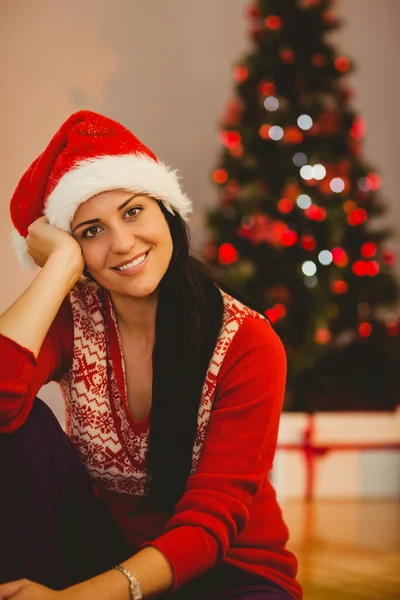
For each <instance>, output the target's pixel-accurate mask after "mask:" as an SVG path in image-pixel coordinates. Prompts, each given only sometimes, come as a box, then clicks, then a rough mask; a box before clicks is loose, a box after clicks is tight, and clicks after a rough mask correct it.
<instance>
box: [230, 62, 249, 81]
mask: <svg viewBox="0 0 400 600" xmlns="http://www.w3.org/2000/svg"><path fill="white" fill-rule="evenodd" d="M248 76H249V70H248V68H247V67H245V66H244V65H238V66H237V67H235V69H234V70H233V77H234V79H236V81H237V82H238V83H243V82H244V81H246V79H247V78H248Z"/></svg>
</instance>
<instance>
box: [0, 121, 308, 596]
mask: <svg viewBox="0 0 400 600" xmlns="http://www.w3.org/2000/svg"><path fill="white" fill-rule="evenodd" d="M190 211H191V204H190V201H189V199H188V198H187V197H186V195H185V194H184V193H183V192H182V190H181V188H180V185H179V182H178V178H177V175H176V173H175V172H174V171H171V170H170V169H168V168H167V167H166V166H165V165H164V164H163V163H161V162H159V161H158V159H157V158H156V157H155V155H154V154H153V153H152V152H151V151H150V150H149V149H148V148H147V147H146V146H144V145H143V144H142V143H141V142H140V141H139V140H138V139H137V138H136V137H135V136H134V135H133V134H132V133H131V132H129V131H128V130H126V129H125V128H124V127H122V126H121V125H119V124H118V123H116V122H114V121H112V120H110V119H108V118H106V117H103V116H101V115H97V114H95V113H92V112H89V111H80V112H78V113H76V114H74V115H72V116H71V117H70V118H69V119H68V120H67V121H66V122H65V123H64V124H63V125H62V127H61V128H60V130H59V131H58V132H57V133H56V135H55V136H54V137H53V139H52V140H51V142H50V144H49V145H48V147H47V148H46V149H45V151H44V152H43V153H42V154H41V155H40V156H39V157H38V158H37V159H36V160H35V161H34V163H33V164H32V165H31V167H30V168H29V169H28V171H27V172H26V173H25V175H24V176H23V177H22V179H21V181H20V183H19V185H18V187H17V189H16V191H15V193H14V196H13V198H12V201H11V216H12V220H13V224H14V226H15V229H16V231H15V236H14V245H15V247H16V249H17V252H18V254H19V258H20V261H21V262H22V263H24V264H27V263H28V262H29V261H31V262H33V263H35V264H36V265H38V266H40V267H42V269H41V271H40V272H39V274H38V275H37V277H36V279H35V280H34V281H33V283H32V284H31V286H30V287H29V288H28V289H27V290H26V291H25V292H24V293H23V294H22V295H21V297H20V298H19V299H18V300H17V301H16V302H15V303H14V304H13V305H12V306H11V307H10V308H9V309H8V310H7V311H6V312H5V313H4V314H3V315H2V317H1V319H0V333H1V338H0V342H1V346H0V347H1V351H2V368H1V370H0V376H1V402H0V426H1V432H2V435H1V437H0V461H1V467H2V472H3V473H5V477H6V485H5V486H4V487H5V489H6V492H5V493H4V494H2V499H1V504H0V506H1V513H0V514H1V515H3V516H2V519H3V521H4V523H1V524H0V526H1V528H2V531H4V532H5V535H4V536H3V541H2V542H0V549H1V551H2V561H1V566H0V569H1V570H0V581H1V582H2V583H3V582H5V583H3V585H0V600H3V598H15V599H16V600H33V599H36V598H40V599H46V600H56V598H58V597H60V598H61V597H62V598H66V599H67V600H68V599H70V598H71V600H72V599H74V600H77V599H78V600H79V599H80V598H82V599H85V600H91V599H92V598H93V600H95V599H96V600H101V599H102V598H104V599H107V600H113V599H114V598H115V600H120V599H121V600H124V599H128V598H129V597H130V598H142V597H143V598H149V597H162V596H166V595H171V597H173V598H177V599H178V598H181V599H186V598H190V599H191V600H193V599H195V598H210V599H217V598H218V599H222V598H226V599H228V598H235V599H242V600H244V599H250V598H251V599H253V600H255V599H261V598H263V599H270V600H272V599H276V600H277V599H282V600H283V599H286V600H288V599H290V598H295V599H299V598H301V588H300V585H299V584H298V582H297V581H296V579H295V574H296V567H297V565H296V560H295V558H294V557H293V555H292V554H291V553H290V552H288V551H287V550H286V549H285V544H286V542H287V537H288V534H287V529H286V526H285V524H284V522H283V520H282V515H281V511H280V509H279V506H278V504H277V502H276V498H275V492H274V490H273V488H272V486H271V484H270V482H269V480H268V473H269V471H270V469H271V466H272V462H273V457H274V452H275V447H276V439H277V431H278V424H279V415H280V410H281V405H282V398H283V394H284V385H285V355H284V350H283V347H282V344H281V343H280V341H279V338H278V337H277V335H276V334H275V333H274V331H273V330H272V328H271V326H270V324H269V323H268V322H267V321H266V320H265V319H264V318H263V317H262V316H261V315H259V314H258V313H255V312H254V311H252V310H250V309H249V308H247V307H246V306H244V305H243V304H241V303H240V302H238V301H237V300H235V299H233V298H232V297H231V296H229V295H227V294H226V293H224V292H222V291H220V289H219V288H218V287H217V286H216V284H215V283H214V281H213V279H212V278H211V277H210V275H208V274H207V273H206V270H205V268H204V267H202V266H201V263H199V262H198V261H197V260H196V259H195V258H193V257H191V256H190V254H189V248H188V237H187V231H186V224H185V221H186V219H187V217H188V215H189V213H190ZM50 380H55V381H58V382H59V383H60V385H61V388H62V391H63V394H64V397H65V402H66V416H67V433H68V438H67V436H66V435H65V434H64V432H63V431H62V430H61V429H60V427H59V425H58V423H57V422H56V421H55V418H54V417H53V416H52V414H51V413H50V412H49V409H47V408H46V407H45V405H44V404H43V403H42V402H41V401H40V400H39V399H38V398H36V394H37V392H38V390H39V389H40V387H41V386H42V385H43V384H44V383H46V382H47V381H50ZM71 442H72V443H71ZM76 451H77V452H76ZM5 515H6V517H5ZM21 578H26V579H21ZM34 582H35V583H34Z"/></svg>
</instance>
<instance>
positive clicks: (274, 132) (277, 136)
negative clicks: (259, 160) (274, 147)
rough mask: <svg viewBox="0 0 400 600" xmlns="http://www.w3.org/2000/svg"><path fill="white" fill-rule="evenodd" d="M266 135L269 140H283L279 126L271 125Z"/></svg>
mask: <svg viewBox="0 0 400 600" xmlns="http://www.w3.org/2000/svg"><path fill="white" fill-rule="evenodd" d="M268 135H269V137H270V138H271V140H275V141H277V140H281V139H282V138H283V129H282V127H279V125H273V126H272V127H270V129H269V132H268Z"/></svg>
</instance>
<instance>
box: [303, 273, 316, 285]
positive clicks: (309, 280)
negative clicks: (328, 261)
mask: <svg viewBox="0 0 400 600" xmlns="http://www.w3.org/2000/svg"><path fill="white" fill-rule="evenodd" d="M317 283H318V279H317V278H316V277H315V275H313V276H312V277H307V278H306V279H305V280H304V284H305V285H306V286H307V287H308V288H313V287H315V286H316V285H317Z"/></svg>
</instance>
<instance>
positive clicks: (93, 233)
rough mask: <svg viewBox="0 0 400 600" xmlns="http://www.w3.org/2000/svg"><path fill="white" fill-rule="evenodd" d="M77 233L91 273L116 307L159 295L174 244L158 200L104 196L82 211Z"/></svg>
mask: <svg viewBox="0 0 400 600" xmlns="http://www.w3.org/2000/svg"><path fill="white" fill-rule="evenodd" d="M121 202H122V203H121ZM88 225H89V226H88ZM71 228H72V234H73V236H74V237H75V239H76V240H77V241H78V243H79V244H80V246H81V248H82V254H83V257H84V260H85V265H86V270H87V272H88V273H90V275H91V276H92V277H93V278H94V279H95V280H96V281H97V282H98V283H99V284H100V285H102V286H103V287H105V288H106V289H108V290H109V291H110V293H111V296H112V299H113V302H114V304H115V303H116V302H118V299H119V298H120V297H121V296H126V295H129V296H132V297H143V296H150V295H151V294H153V293H154V292H155V291H156V290H157V288H158V285H159V283H160V281H161V279H162V278H163V277H164V275H165V273H166V271H167V269H168V265H169V263H170V260H171V257H172V239H171V233H170V230H169V227H168V224H167V221H166V220H165V217H164V215H163V213H162V211H161V209H160V206H159V204H158V202H157V201H156V200H154V199H153V198H150V197H147V196H144V195H134V196H132V194H131V193H129V192H121V191H115V190H111V191H107V192H102V193H100V194H97V195H96V196H93V197H92V198H90V199H89V200H87V201H86V202H84V203H83V204H81V205H80V206H79V208H78V210H77V211H76V213H75V215H74V218H73V220H72V223H71ZM139 274H140V277H139ZM134 276H135V277H134Z"/></svg>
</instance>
